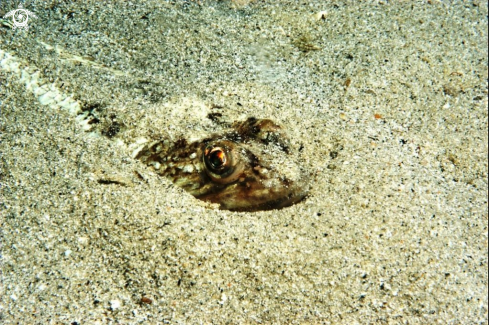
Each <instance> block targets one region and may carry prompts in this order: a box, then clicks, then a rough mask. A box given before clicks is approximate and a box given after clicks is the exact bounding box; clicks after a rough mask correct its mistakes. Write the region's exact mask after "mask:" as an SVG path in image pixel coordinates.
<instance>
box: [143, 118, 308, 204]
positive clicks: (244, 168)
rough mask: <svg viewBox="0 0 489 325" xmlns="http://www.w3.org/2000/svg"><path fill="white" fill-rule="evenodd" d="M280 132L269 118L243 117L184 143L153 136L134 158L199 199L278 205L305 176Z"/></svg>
mask: <svg viewBox="0 0 489 325" xmlns="http://www.w3.org/2000/svg"><path fill="white" fill-rule="evenodd" d="M291 151H292V148H291V145H290V143H289V141H288V140H287V138H286V137H285V135H284V134H283V132H282V128H281V127H280V126H278V125H277V124H275V123H274V122H272V121H271V120H268V119H256V118H253V117H251V118H248V119H247V120H245V121H241V122H234V123H233V124H232V125H231V126H230V128H229V129H228V130H225V131H224V132H222V133H219V134H213V135H211V136H209V137H206V138H204V139H201V140H199V141H195V142H191V143H188V142H187V140H185V139H180V140H178V141H176V142H173V143H172V142H170V141H168V140H163V141H157V142H153V143H150V144H148V145H146V146H145V147H143V148H142V149H141V151H139V152H138V154H137V156H136V158H138V159H140V160H141V161H142V162H143V163H145V164H147V165H149V166H151V167H153V169H154V170H155V172H156V173H157V174H159V175H161V176H165V177H168V178H170V179H171V180H172V181H173V183H174V184H176V185H178V186H180V187H182V188H183V189H185V190H186V191H187V192H189V193H190V194H192V195H193V196H195V197H196V198H198V199H201V200H204V201H207V202H212V203H218V204H219V205H220V208H221V209H224V210H232V211H259V210H271V209H280V208H283V207H287V206H290V205H293V204H295V203H297V202H299V201H301V200H302V199H303V198H304V197H305V196H306V194H307V186H306V185H305V184H307V181H306V177H305V176H304V171H303V169H302V166H301V164H300V163H299V162H298V161H297V159H294V158H298V157H300V152H298V150H296V152H295V156H294V154H293V153H292V152H291Z"/></svg>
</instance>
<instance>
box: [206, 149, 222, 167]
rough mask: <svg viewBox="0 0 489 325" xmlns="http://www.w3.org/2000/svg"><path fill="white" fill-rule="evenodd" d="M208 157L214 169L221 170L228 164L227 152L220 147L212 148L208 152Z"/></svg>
mask: <svg viewBox="0 0 489 325" xmlns="http://www.w3.org/2000/svg"><path fill="white" fill-rule="evenodd" d="M206 157H207V161H208V163H209V165H210V166H209V167H211V168H212V169H214V170H220V169H222V168H224V167H225V166H226V162H227V157H226V153H225V152H224V150H223V149H222V148H220V147H215V148H212V149H211V150H210V151H209V152H207V153H206Z"/></svg>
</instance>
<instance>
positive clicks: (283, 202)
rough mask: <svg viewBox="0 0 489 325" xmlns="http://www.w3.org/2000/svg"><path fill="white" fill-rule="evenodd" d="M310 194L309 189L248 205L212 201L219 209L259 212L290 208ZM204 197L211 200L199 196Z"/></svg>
mask: <svg viewBox="0 0 489 325" xmlns="http://www.w3.org/2000/svg"><path fill="white" fill-rule="evenodd" d="M308 194H309V191H308V190H306V191H301V192H300V193H295V194H294V195H290V196H289V197H285V198H284V197H282V198H278V199H275V200H270V201H266V202H263V203H260V204H257V205H246V206H244V205H243V206H239V207H235V206H229V205H227V204H226V202H212V203H218V204H219V209H220V210H228V211H232V212H258V211H271V210H281V209H283V208H288V207H290V206H292V205H295V204H297V203H299V202H301V201H303V200H305V199H306V198H307V195H308ZM199 199H203V200H204V201H209V202H211V201H210V200H206V199H205V198H199Z"/></svg>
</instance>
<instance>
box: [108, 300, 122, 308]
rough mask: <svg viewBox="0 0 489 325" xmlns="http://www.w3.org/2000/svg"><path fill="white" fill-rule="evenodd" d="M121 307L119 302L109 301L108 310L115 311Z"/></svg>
mask: <svg viewBox="0 0 489 325" xmlns="http://www.w3.org/2000/svg"><path fill="white" fill-rule="evenodd" d="M120 307H121V302H120V301H119V300H111V301H110V309H112V310H116V309H118V308H120Z"/></svg>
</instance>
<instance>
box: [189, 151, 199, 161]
mask: <svg viewBox="0 0 489 325" xmlns="http://www.w3.org/2000/svg"><path fill="white" fill-rule="evenodd" d="M188 157H189V158H190V159H194V158H195V157H197V154H196V153H195V152H192V153H191V154H190V156H188Z"/></svg>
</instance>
